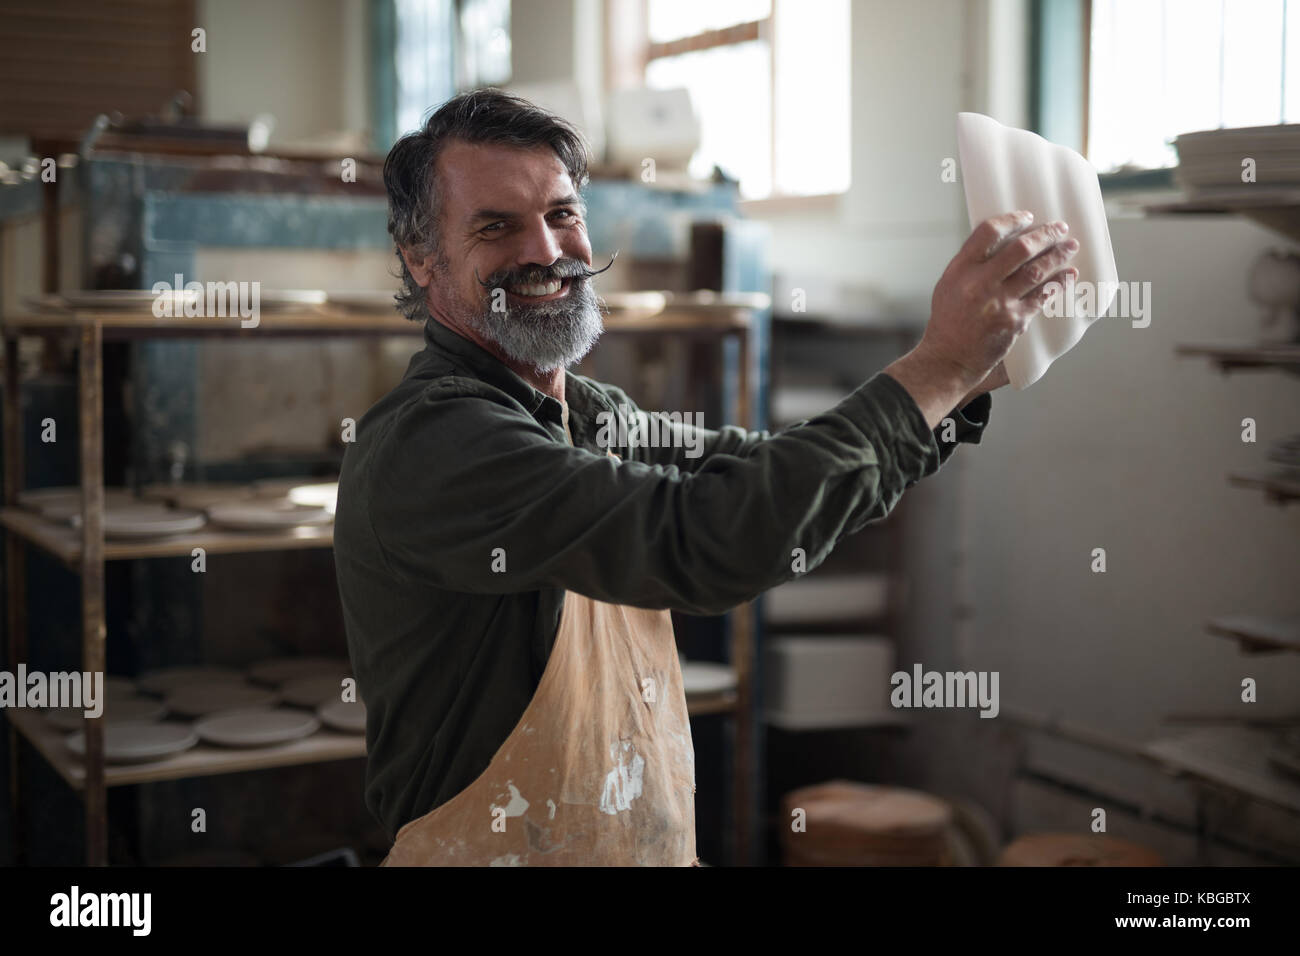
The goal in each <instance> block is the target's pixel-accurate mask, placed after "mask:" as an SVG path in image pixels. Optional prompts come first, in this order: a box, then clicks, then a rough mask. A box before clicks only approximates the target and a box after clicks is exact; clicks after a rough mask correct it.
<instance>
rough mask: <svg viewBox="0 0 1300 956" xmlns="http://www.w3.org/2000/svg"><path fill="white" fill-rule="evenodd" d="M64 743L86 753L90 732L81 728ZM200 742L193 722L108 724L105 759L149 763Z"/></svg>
mask: <svg viewBox="0 0 1300 956" xmlns="http://www.w3.org/2000/svg"><path fill="white" fill-rule="evenodd" d="M64 742H65V743H66V744H67V747H68V749H69V750H71V751H72V752H73V753H74V754H76V755H77V756H79V757H80V756H85V753H86V735H85V733H84V732H83V731H80V730H78V731H77V732H76V733H72V734H69V735H68V736H67V737H66V738H65V739H64ZM198 742H199V735H198V734H196V733H195V732H194V728H192V727H191V726H190V725H189V724H163V723H153V722H149V721H142V720H136V721H131V720H128V721H124V722H123V723H120V724H108V725H107V726H105V727H104V760H105V761H106V762H107V763H147V762H149V761H152V760H163V759H165V758H167V757H170V756H173V755H174V754H178V753H183V752H184V751H186V750H189V749H190V748H191V747H193V746H194V745H195V744H197V743H198Z"/></svg>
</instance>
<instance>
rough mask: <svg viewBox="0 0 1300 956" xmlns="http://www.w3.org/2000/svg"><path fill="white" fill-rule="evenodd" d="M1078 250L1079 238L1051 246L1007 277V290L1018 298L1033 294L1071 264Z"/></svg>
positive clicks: (1005, 285)
mask: <svg viewBox="0 0 1300 956" xmlns="http://www.w3.org/2000/svg"><path fill="white" fill-rule="evenodd" d="M1078 251H1079V242H1078V240H1077V239H1067V240H1066V241H1065V242H1059V243H1057V244H1056V245H1054V246H1049V247H1048V249H1047V251H1046V252H1044V253H1042V255H1039V256H1035V257H1034V258H1033V259H1030V260H1029V261H1028V262H1026V263H1025V264H1024V265H1023V266H1021V267H1020V268H1019V269H1017V270H1016V271H1015V272H1013V273H1012V274H1011V275H1010V276H1008V277H1007V280H1006V282H1005V283H1004V287H1005V289H1006V291H1007V292H1008V293H1009V294H1010V295H1013V296H1016V297H1017V298H1023V297H1025V296H1028V295H1032V294H1033V292H1034V290H1036V289H1038V288H1040V287H1041V286H1042V285H1043V283H1044V282H1046V281H1048V279H1050V278H1051V277H1052V276H1054V275H1056V274H1057V273H1058V272H1060V271H1061V270H1062V269H1064V268H1065V267H1066V266H1067V265H1069V263H1070V260H1071V259H1073V258H1074V257H1075V254H1076V253H1078Z"/></svg>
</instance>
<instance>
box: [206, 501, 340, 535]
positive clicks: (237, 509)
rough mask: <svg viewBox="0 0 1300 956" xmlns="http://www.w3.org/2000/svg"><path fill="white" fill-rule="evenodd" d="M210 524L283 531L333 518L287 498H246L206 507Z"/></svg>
mask: <svg viewBox="0 0 1300 956" xmlns="http://www.w3.org/2000/svg"><path fill="white" fill-rule="evenodd" d="M206 510H207V515H208V519H209V520H210V521H211V522H212V524H213V525H215V526H216V527H219V528H225V529H227V530H230V531H284V530H288V529H291V528H300V527H306V526H313V525H327V524H329V523H331V522H332V521H333V520H334V516H333V515H332V514H331V513H330V512H329V511H328V510H327V509H325V508H322V507H313V506H310V505H300V504H296V503H294V502H293V501H290V500H289V499H288V498H265V499H257V498H250V499H249V500H248V501H231V502H226V503H223V504H216V505H212V506H211V507H209V508H207V509H206Z"/></svg>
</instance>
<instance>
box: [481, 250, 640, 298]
mask: <svg viewBox="0 0 1300 956" xmlns="http://www.w3.org/2000/svg"><path fill="white" fill-rule="evenodd" d="M617 258H618V252H615V253H614V254H613V255H612V256H610V258H609V265H607V266H605V268H604V269H588V268H587V267H586V266H584V265H583V264H582V263H581V262H579V261H578V260H577V259H561V260H560V261H559V262H557V263H555V264H554V265H551V266H535V267H533V268H531V269H523V270H520V271H518V272H516V271H514V270H511V269H502V270H501V271H500V272H494V273H492V275H490V276H488V278H486V279H480V278H479V277H478V270H477V269H475V270H474V279H475V281H477V282H478V284H479V285H481V286H482V287H483V288H485V289H499V288H504V287H505V286H508V285H533V284H536V283H540V282H548V281H550V280H551V279H572V278H576V279H578V280H579V281H585V280H587V279H592V278H595V277H596V276H598V275H600V274H601V273H602V272H606V271H608V270H609V269H610V267H611V266H613V265H614V260H615V259H617Z"/></svg>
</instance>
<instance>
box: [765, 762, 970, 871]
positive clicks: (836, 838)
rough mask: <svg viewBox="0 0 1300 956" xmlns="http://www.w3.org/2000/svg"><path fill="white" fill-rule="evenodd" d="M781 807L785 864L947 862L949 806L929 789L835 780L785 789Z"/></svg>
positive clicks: (871, 864) (940, 864) (865, 864)
mask: <svg viewBox="0 0 1300 956" xmlns="http://www.w3.org/2000/svg"><path fill="white" fill-rule="evenodd" d="M782 806H783V808H784V811H785V812H784V814H783V816H782V823H781V828H780V829H781V842H782V849H783V851H784V853H783V855H784V859H785V863H786V865H787V866H942V865H946V864H947V863H948V862H949V860H948V845H949V839H948V831H949V827H950V825H951V823H952V809H951V808H950V807H949V806H948V804H947V803H946V802H944V801H943V800H940V799H938V798H937V797H932V796H930V795H929V794H925V793H919V792H917V791H915V790H903V789H900V788H897V787H878V786H869V785H867V784H861V783H853V782H851V781H847V780H833V781H831V782H829V783H823V784H817V785H815V786H811V787H804V788H803V789H800V790H795V791H792V792H790V793H788V794H786V796H785V798H784V799H783V800H782ZM800 811H802V812H800Z"/></svg>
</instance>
